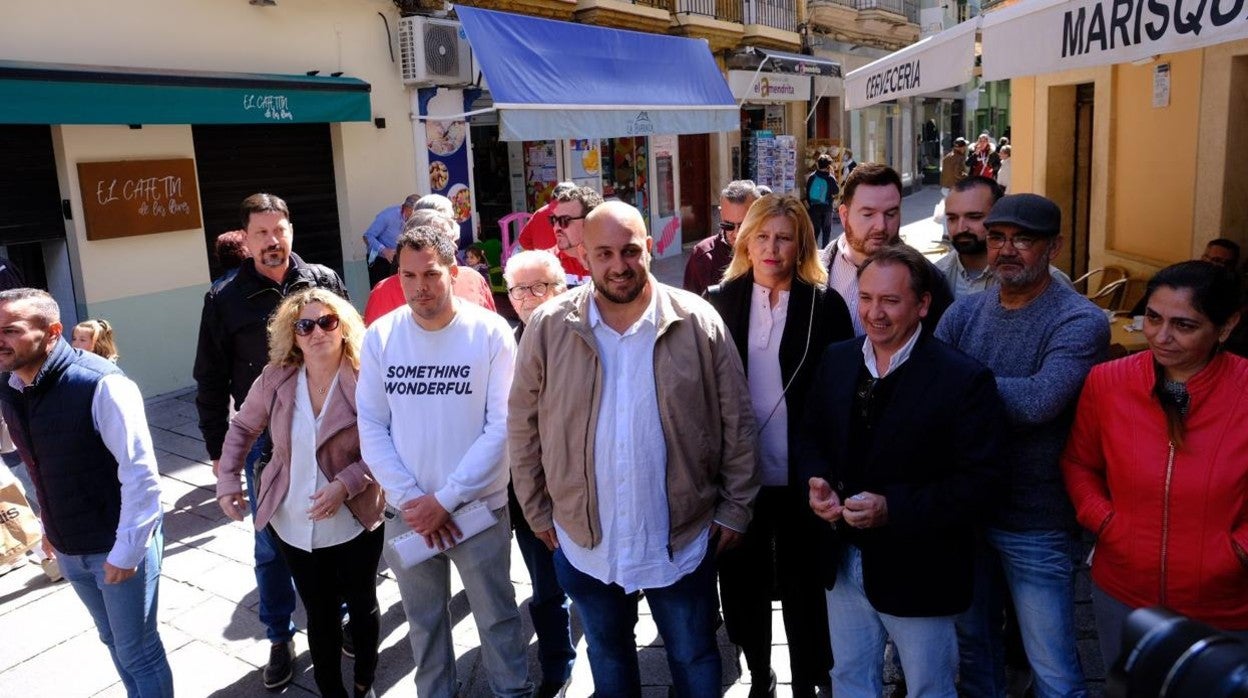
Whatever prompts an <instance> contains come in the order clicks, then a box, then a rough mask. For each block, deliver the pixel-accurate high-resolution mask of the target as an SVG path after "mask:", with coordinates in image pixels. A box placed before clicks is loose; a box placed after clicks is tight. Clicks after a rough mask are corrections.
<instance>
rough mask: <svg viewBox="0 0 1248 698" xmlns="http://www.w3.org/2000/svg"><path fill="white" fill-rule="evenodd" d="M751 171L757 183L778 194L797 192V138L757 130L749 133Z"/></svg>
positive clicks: (752, 177)
mask: <svg viewBox="0 0 1248 698" xmlns="http://www.w3.org/2000/svg"><path fill="white" fill-rule="evenodd" d="M748 165H749V171H750V174H751V179H753V180H754V183H755V184H760V185H764V186H767V187H771V190H772V191H773V192H775V193H777V194H787V193H793V192H796V191H797V138H796V137H794V136H777V135H775V133H773V132H772V131H755V132H754V133H753V134H751V136H750V143H749V163H748Z"/></svg>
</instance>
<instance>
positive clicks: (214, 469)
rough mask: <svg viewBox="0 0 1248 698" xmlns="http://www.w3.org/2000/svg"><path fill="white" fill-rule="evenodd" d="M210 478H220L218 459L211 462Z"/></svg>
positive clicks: (219, 462)
mask: <svg viewBox="0 0 1248 698" xmlns="http://www.w3.org/2000/svg"><path fill="white" fill-rule="evenodd" d="M212 476H213V477H220V476H221V461H220V459H218V460H214V461H213V462H212Z"/></svg>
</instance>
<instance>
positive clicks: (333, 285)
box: [195, 194, 347, 689]
mask: <svg viewBox="0 0 1248 698" xmlns="http://www.w3.org/2000/svg"><path fill="white" fill-rule="evenodd" d="M242 223H243V228H244V230H245V233H246V245H247V249H249V250H251V259H248V260H244V261H243V263H242V265H241V266H239V268H238V274H237V276H235V277H234V280H233V281H232V282H231V283H229V284H226V285H225V286H223V287H220V288H218V289H215V290H213V291H210V292H209V293H208V294H207V295H206V296H205V297H204V311H203V316H202V318H201V320H200V325H199V350H198V352H197V353H196V355H195V382H196V384H197V385H198V389H199V390H198V393H197V394H196V396H195V405H196V407H197V408H198V409H199V429H200V431H201V432H202V433H203V435H204V443H205V445H206V446H207V447H208V457H209V458H211V459H212V470H213V473H214V474H215V473H216V471H217V460H218V459H219V458H221V444H222V442H223V441H224V440H225V432H226V430H227V429H228V427H229V407H230V399H231V398H233V399H234V405H235V407H236V408H238V407H241V406H242V404H243V400H244V399H246V397H247V391H248V390H250V389H251V384H252V383H253V382H254V381H255V380H256V378H257V377H258V376H259V375H260V371H261V370H262V369H263V368H264V365H265V364H267V363H268V353H269V352H268V338H267V336H266V334H265V330H266V325H267V324H268V321H269V316H270V315H271V314H272V313H273V311H274V310H275V309H276V308H277V306H278V304H280V303H281V302H282V300H283V299H284V298H285V297H286V296H288V295H290V294H291V293H295V292H297V291H302V290H304V289H306V288H311V287H313V286H316V287H320V288H326V289H329V290H331V291H333V292H334V293H337V294H338V295H340V296H342V297H343V298H346V297H347V292H346V289H345V287H344V286H343V283H342V279H340V278H339V277H338V274H337V273H335V272H334V271H333V270H332V269H329V268H327V267H323V266H321V265H319V264H307V263H305V262H304V261H303V260H302V259H300V258H299V256H298V255H296V254H294V253H293V252H291V249H290V248H291V241H292V237H293V233H294V228H293V227H292V226H291V224H290V209H289V208H287V206H286V202H285V201H283V200H282V199H280V198H278V197H276V196H274V195H272V194H252V195H251V196H249V197H247V198H246V199H244V200H243V204H242ZM267 447H268V438H267V436H264V437H261V438H260V439H259V440H257V442H256V445H255V447H254V448H253V449H252V451H251V454H250V455H248V457H247V463H246V468H245V469H244V472H245V473H246V476H247V501H248V502H249V503H250V504H251V505H252V507H253V510H252V514H253V515H254V514H255V510H254V507H255V501H256V498H255V490H254V486H255V479H254V466H255V462H256V461H257V460H259V458H260V456H261V454H262V453H263V451H264V450H265V449H266V448H267ZM256 585H257V587H258V590H259V593H260V621H261V622H262V623H264V625H265V627H266V630H267V634H268V637H269V641H270V642H271V643H273V647H272V650H271V651H270V654H269V664H268V666H266V667H265V670H264V686H265V688H268V689H274V688H278V687H280V686H283V685H285V684H286V683H288V682H289V681H290V680H291V678H292V677H293V676H294V641H293V639H292V638H293V637H294V632H295V626H294V624H293V623H291V620H290V614H291V613H292V612H293V611H294V610H295V589H294V586H293V584H292V582H291V579H290V572H289V571H288V570H287V569H286V564H285V562H283V561H282V558H281V556H280V555H279V554H278V550H277V547H276V546H275V545H274V543H273V540H272V538H271V537H270V536H269V534H268V533H267V532H266V531H257V532H256Z"/></svg>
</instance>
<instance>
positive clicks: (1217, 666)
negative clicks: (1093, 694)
mask: <svg viewBox="0 0 1248 698" xmlns="http://www.w3.org/2000/svg"><path fill="white" fill-rule="evenodd" d="M1122 648H1123V649H1122V654H1121V656H1119V657H1118V659H1117V661H1115V662H1114V665H1113V667H1111V668H1110V670H1109V676H1108V677H1107V679H1106V693H1107V695H1109V696H1110V698H1143V697H1144V696H1150V697H1151V696H1173V697H1174V698H1224V697H1225V698H1232V697H1236V698H1238V697H1243V698H1248V644H1244V643H1242V642H1240V641H1239V640H1236V639H1235V638H1233V637H1230V636H1227V635H1224V634H1222V633H1220V632H1218V631H1217V630H1214V629H1213V628H1211V627H1209V626H1207V625H1205V624H1203V623H1198V622H1196V621H1194V620H1192V619H1190V618H1185V617H1184V616H1181V615H1179V614H1177V613H1174V612H1172V611H1168V610H1166V609H1164V608H1141V609H1139V610H1137V611H1134V612H1132V613H1131V615H1129V616H1127V621H1126V623H1125V624H1124V626H1123V636H1122Z"/></svg>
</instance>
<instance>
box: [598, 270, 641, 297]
mask: <svg viewBox="0 0 1248 698" xmlns="http://www.w3.org/2000/svg"><path fill="white" fill-rule="evenodd" d="M616 278H619V277H618V276H617V277H616ZM631 278H633V279H635V278H636V272H634V273H633V276H632V277H631ZM603 281H604V283H595V284H594V290H595V291H597V292H598V293H599V294H601V295H602V297H603V298H605V299H607V300H608V301H611V302H612V303H616V304H618V305H627V304H629V303H632V302H633V301H635V300H637V297H638V296H640V295H641V292H642V291H643V290H645V288H646V284H645V282H644V281H643V282H642V283H639V284H637V285H635V286H633V287H632V288H631V289H630V290H629V291H628V292H627V293H623V294H619V293H615V292H614V291H611V290H610V289H608V288H607V284H606V283H605V282H606V281H607V279H603Z"/></svg>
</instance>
